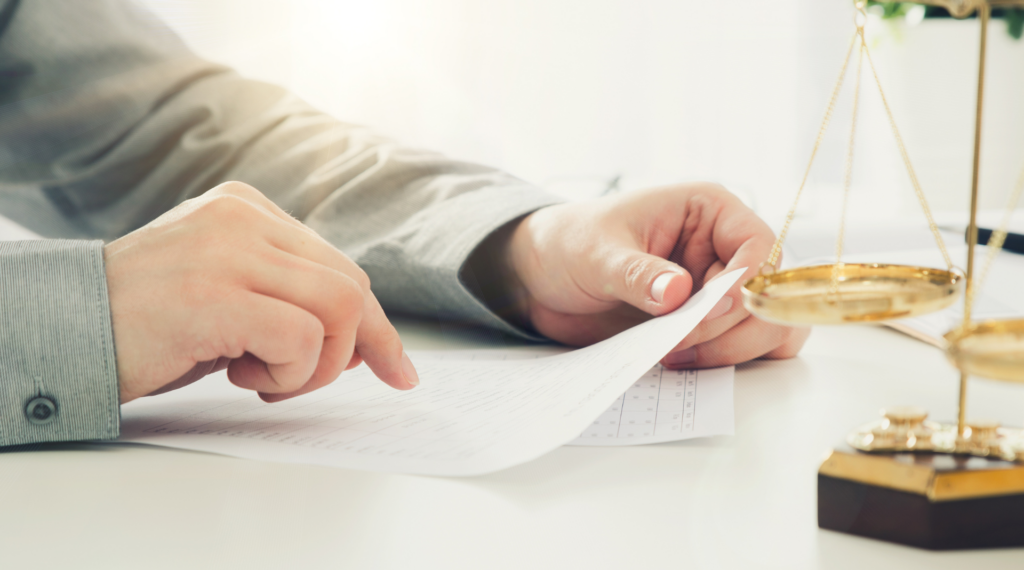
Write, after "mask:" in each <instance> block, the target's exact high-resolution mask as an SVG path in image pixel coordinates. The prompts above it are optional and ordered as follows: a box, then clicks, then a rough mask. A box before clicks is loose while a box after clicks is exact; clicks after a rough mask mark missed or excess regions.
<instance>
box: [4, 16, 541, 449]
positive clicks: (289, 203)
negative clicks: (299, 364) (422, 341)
mask: <svg viewBox="0 0 1024 570" xmlns="http://www.w3.org/2000/svg"><path fill="white" fill-rule="evenodd" d="M0 77H2V78H3V79H2V80H0V212H2V213H4V214H5V215H7V216H9V217H11V218H13V219H15V220H17V221H19V222H20V223H22V224H23V225H25V226H27V227H29V228H31V229H33V230H35V231H36V232H38V233H40V234H42V235H44V236H47V237H51V238H68V239H96V238H99V239H105V240H110V239H115V238H117V237H119V236H121V235H124V234H125V233H128V232H130V231H132V230H134V229H136V228H139V227H141V226H143V225H145V224H146V223H148V222H149V221H151V220H152V219H153V218H155V217H157V216H158V215H159V214H161V213H162V212H164V211H166V210H168V209H169V208H171V207H173V206H175V205H177V204H178V203H180V202H182V201H184V200H186V199H188V198H191V197H194V196H197V195H199V194H201V193H203V192H205V191H206V190H208V189H209V188H211V187H213V186H215V185H217V184H219V183H221V182H224V181H227V180H240V181H242V182H246V183H248V184H251V185H252V186H254V187H256V188H258V189H259V190H261V191H262V192H264V193H265V194H266V195H268V196H269V197H270V198H271V199H273V200H274V201H275V202H276V203H277V204H279V205H280V206H281V207H282V208H284V209H285V210H286V211H289V212H290V213H292V214H293V215H295V216H296V217H298V218H300V219H302V220H303V221H305V222H306V223H307V224H308V225H310V226H311V227H312V228H314V229H315V230H316V231H318V232H320V233H321V234H322V235H324V236H325V237H326V238H327V239H329V240H330V241H331V242H332V243H333V244H335V245H336V246H337V247H339V248H340V249H342V250H343V251H345V252H346V253H347V254H348V255H349V256H350V257H352V258H353V259H354V260H355V261H356V262H357V263H358V264H359V265H360V266H362V267H363V268H364V269H365V270H366V272H367V273H368V274H369V276H370V278H371V281H372V283H373V291H374V292H375V294H376V295H377V296H378V298H379V299H380V301H381V304H382V305H383V306H384V307H385V309H388V310H390V311H393V312H394V311H401V312H408V313H415V314H419V315H423V316H427V317H430V318H436V319H439V320H444V321H451V320H457V321H462V322H469V323H477V324H486V325H490V326H492V327H496V328H499V329H501V330H504V331H505V332H507V333H510V334H514V335H519V336H524V337H530V335H529V334H528V333H526V332H524V331H522V330H519V329H517V328H516V327H514V326H512V325H510V324H508V323H507V322H506V321H504V320H503V319H501V318H500V317H498V316H497V315H496V314H495V313H494V312H493V311H492V310H491V309H490V308H489V306H488V304H487V303H485V302H483V301H482V300H481V299H480V298H479V297H478V296H477V295H475V294H474V293H473V290H471V289H470V288H469V287H467V285H466V283H465V278H466V277H467V274H468V273H469V271H468V270H467V260H469V259H470V256H471V255H473V254H474V251H475V250H476V249H477V248H478V246H479V245H480V244H481V243H482V242H483V241H484V240H485V239H486V238H487V237H488V236H489V235H491V234H492V233H493V232H494V231H495V230H497V229H498V228H500V227H502V226H504V225H505V224H507V223H508V222H510V221H511V220H514V219H516V218H518V217H521V216H522V215H524V214H526V213H529V212H531V211H533V210H536V209H538V208H540V207H543V206H545V205H549V204H552V203H555V202H557V201H558V199H557V198H555V197H553V196H551V195H549V194H547V193H545V192H543V191H542V190H540V189H538V188H536V187H534V186H532V185H530V184H527V183H525V182H523V181H521V180H518V179H516V178H514V177H512V176H509V175H507V174H505V173H503V172H501V171H498V170H496V169H493V168H489V167H486V166H481V165H477V164H471V163H466V162H460V161H456V160H452V159H449V158H446V157H444V156H441V155H439V154H436V153H432V152H428V151H423V150H417V149H410V148H407V147H402V146H400V145H398V144H396V143H394V142H392V141H390V140H388V139H386V138H384V137H381V136H379V135H376V134H374V133H373V132H371V131H369V130H368V129H366V128H363V127H360V126H356V125H350V124H346V123H342V122H340V121H337V120H335V119H334V118H332V117H329V116H327V115H325V114H323V113H320V112H318V111H317V110H316V109H313V108H312V107H310V106H309V105H307V104H306V103H305V102H303V101H301V100H299V99H298V98H296V97H295V96H294V95H292V94H290V93H289V92H287V91H286V90H284V89H282V88H280V87H277V86H274V85H268V84H265V83H261V82H257V81H252V80H248V79H246V78H243V77H241V76H239V75H238V74H236V73H234V72H233V71H231V70H230V69H227V68H225V67H223V66H220V65H216V64H213V63H210V62H207V61H204V60H202V59H200V58H198V57H196V56H195V55H194V54H192V53H191V52H190V51H189V50H188V49H187V48H186V46H184V45H183V44H182V42H181V41H180V40H179V39H178V38H177V37H176V36H175V35H174V34H173V33H171V32H170V31H169V30H168V29H167V28H166V27H165V26H164V25H163V24H162V23H160V22H159V21H157V20H156V19H155V18H154V17H153V16H152V15H151V14H149V13H148V12H146V11H144V10H142V9H140V8H139V7H137V6H136V5H134V4H133V3H131V2H129V1H127V0H90V1H88V2H82V1H80V0H47V1H45V2H43V1H40V0H21V1H20V2H19V1H17V0H0ZM19 247H24V246H19ZM51 247H53V248H55V251H56V250H57V249H60V248H61V247H72V246H70V245H68V242H63V243H62V244H61V245H52V246H51ZM94 247H95V246H94ZM5 251H6V250H5ZM476 253H477V255H478V256H479V254H480V252H476ZM486 253H487V252H484V254H485V255H486ZM3 255H7V254H4V253H0V256H3ZM101 257H102V256H100V258H98V261H96V262H97V263H99V264H100V265H99V267H100V268H101V269H102V259H101ZM61 259H65V260H68V262H69V263H70V261H69V259H70V257H68V258H61ZM0 263H3V262H0ZM21 263H28V262H24V261H23V262H21ZM80 263H83V262H82V261H80ZM101 275H102V274H101ZM37 277H38V278H37V280H36V281H35V282H34V283H35V285H34V287H35V288H36V289H37V290H38V294H39V295H41V296H45V297H47V298H49V297H55V296H61V295H65V296H67V299H68V300H67V301H66V302H68V303H76V301H73V300H72V299H78V300H79V301H81V299H84V298H85V297H87V296H88V295H87V293H88V291H87V289H88V287H87V286H86V285H85V284H82V288H83V290H82V291H78V292H76V293H75V294H74V295H68V293H67V292H66V291H65V290H64V288H62V287H61V286H59V285H58V284H57V283H56V282H55V281H53V280H52V279H54V278H55V277H54V275H53V274H39V275H38V276H37ZM475 277H476V279H478V280H479V279H486V278H487V276H486V275H476V276H475ZM19 294H24V293H19ZM11 298H12V299H13V297H11ZM7 299H8V297H4V298H3V301H2V302H0V312H5V313H6V312H7V311H8V310H9V309H8V307H9V306H10V303H9V302H8V300H7ZM48 302H50V303H55V302H57V301H52V300H51V301H48ZM103 302H104V303H106V301H105V299H104V301H103ZM76 307H77V310H76V311H74V312H72V313H69V314H78V313H81V312H82V311H83V308H82V307H81V306H78V305H76ZM26 310H30V309H26ZM104 310H106V312H107V314H109V308H105V309H104ZM105 322H106V325H105V326H106V327H107V329H104V330H101V329H102V326H104V325H103V322H101V321H90V322H89V323H88V325H89V326H92V325H95V326H96V327H98V328H94V329H92V330H90V331H85V330H84V329H83V330H82V334H83V335H84V336H83V337H78V336H68V337H61V338H62V341H64V342H67V343H69V344H67V345H60V346H47V347H46V350H48V351H49V350H52V351H56V352H58V353H59V352H62V351H63V352H74V353H77V352H79V348H80V347H85V348H87V349H88V350H93V349H95V346H96V345H95V338H98V337H101V336H104V335H106V336H109V335H110V331H109V317H107V321H105ZM79 324H81V325H82V326H83V327H85V326H87V325H86V324H85V323H79ZM85 337H90V339H92V340H88V341H87V340H86V339H85ZM5 340H6V337H5ZM80 341H81V342H82V343H83V344H81V345H77V344H76V343H77V342H80ZM10 342H11V344H10V345H9V346H11V347H12V348H11V349H10V351H11V352H19V353H20V352H30V351H33V350H37V348H39V347H40V345H38V344H37V343H36V341H35V340H34V339H33V337H31V336H30V335H26V334H18V335H16V337H15V338H12V339H10ZM90 343H91V344H90ZM111 349H112V348H111ZM48 354H49V353H48ZM48 357H49V356H48ZM4 358H6V356H4ZM90 370H91V369H90ZM61 378H62V380H61V382H65V381H66V382H69V383H70V384H68V386H66V388H67V389H68V390H74V389H77V388H75V387H73V386H72V385H71V384H74V383H75V382H80V383H82V384H83V385H93V386H94V385H98V384H101V383H102V382H103V381H106V382H113V383H114V385H116V379H115V380H113V381H112V380H110V378H109V377H104V378H105V379H104V380H102V381H101V380H100V376H97V377H95V378H90V379H73V378H72V377H71V375H70V374H65V375H64V376H61ZM18 382H20V381H18ZM18 382H10V381H8V379H7V378H6V377H2V378H0V394H2V395H0V398H3V399H4V400H3V401H4V402H7V401H8V400H10V401H14V400H18V399H19V398H20V399H22V400H23V399H25V398H27V397H28V395H30V392H31V390H29V392H24V391H23V390H22V387H23V384H21V383H18ZM90 383H93V384H90ZM108 388H109V387H108ZM101 391H102V390H101ZM83 407H84V408H83V409H89V410H92V412H88V413H92V414H95V416H94V421H100V418H101V417H106V416H104V415H105V414H106V415H109V410H107V409H105V408H103V407H102V406H99V405H97V404H95V403H94V402H86V403H83ZM61 413H63V412H61ZM83 413H86V412H83ZM8 421H20V420H13V419H10V418H9V416H8V415H7V410H6V408H5V410H4V415H3V416H0V424H5V422H8ZM7 432H8V427H7V426H6V425H0V433H5V434H6V433H7ZM12 433H13V432H12ZM76 433H77V432H76ZM97 433H98V432H97ZM113 433H116V427H115V431H114V432H109V433H107V435H106V437H112V435H113ZM61 437H62V438H63V439H79V438H84V437H104V436H99V435H97V434H96V433H94V432H88V433H86V431H82V432H80V433H79V434H78V435H67V434H66V435H64V436H61ZM5 441H7V440H5ZM25 441H27V440H25ZM17 442H23V440H17V439H16V440H10V441H8V443H17Z"/></svg>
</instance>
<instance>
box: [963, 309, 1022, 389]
mask: <svg viewBox="0 0 1024 570" xmlns="http://www.w3.org/2000/svg"><path fill="white" fill-rule="evenodd" d="M946 342H947V343H948V344H947V346H946V358H948V359H949V361H950V362H951V363H952V364H953V366H956V367H957V368H958V369H960V371H961V372H963V373H965V374H970V375H972V376H983V377H985V378H992V379H994V380H1005V381H1007V382H1024V320H1022V319H1012V320H1003V321H984V322H981V323H971V324H970V325H969V326H968V327H967V328H956V329H953V330H952V331H950V332H949V333H947V334H946Z"/></svg>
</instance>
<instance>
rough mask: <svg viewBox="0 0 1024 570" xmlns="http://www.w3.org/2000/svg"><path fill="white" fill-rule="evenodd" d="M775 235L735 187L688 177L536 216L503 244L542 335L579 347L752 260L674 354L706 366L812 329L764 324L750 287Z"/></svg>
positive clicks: (781, 348)
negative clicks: (749, 304) (748, 302)
mask: <svg viewBox="0 0 1024 570" xmlns="http://www.w3.org/2000/svg"><path fill="white" fill-rule="evenodd" d="M773 242H774V236H773V234H772V231H771V230H770V229H769V228H768V226H767V225H766V224H765V223H764V222H763V221H762V220H761V219H760V218H758V217H757V215H756V214H754V212H753V211H751V210H750V209H749V208H747V207H746V206H744V205H743V203H742V202H740V201H739V199H737V198H736V197H735V196H733V195H732V194H730V193H729V192H727V191H726V190H725V189H723V188H721V187H720V186H717V185H713V184H685V185H678V186H671V187H666V188H658V189H654V190H649V191H644V192H633V193H628V194H624V195H619V196H614V197H610V198H602V199H599V200H594V201H590V202H579V203H571V204H563V205H558V206H551V207H548V208H544V209H541V210H538V211H537V212H534V213H533V214H531V215H529V216H527V217H526V218H525V219H524V220H523V221H522V222H521V223H519V224H518V226H517V227H516V228H515V230H514V231H513V232H512V235H511V237H510V238H509V240H508V241H507V247H506V248H505V250H504V251H503V252H502V255H504V264H505V266H506V267H509V268H510V271H509V274H510V275H511V276H514V278H517V279H518V280H519V287H518V288H517V290H518V291H519V294H518V298H519V306H520V312H521V314H525V315H526V316H527V317H526V318H527V320H528V321H529V324H530V325H532V326H533V327H534V328H535V329H536V330H537V331H538V332H539V333H540V334H542V335H544V336H547V337H549V338H551V339H554V340H557V341H559V342H563V343H566V344H571V345H586V344H591V343H594V342H597V341H599V340H603V339H605V338H607V337H609V336H612V335H614V334H616V333H618V332H620V331H622V330H625V329H626V328H628V327H630V326H633V325H635V324H637V323H639V322H641V321H643V320H645V319H648V318H650V316H652V315H653V316H657V315H662V314H665V313H668V312H670V311H672V310H674V309H676V308H678V307H679V306H681V305H682V304H683V303H684V302H685V301H686V299H688V298H689V297H690V295H691V294H692V293H693V292H696V291H697V290H698V289H700V288H701V287H703V286H704V284H705V283H707V282H708V281H710V280H711V279H712V278H714V277H715V276H716V275H718V274H719V273H722V272H723V271H731V270H732V269H738V268H740V267H746V268H747V271H746V273H745V275H744V277H742V278H741V279H740V280H739V281H738V282H737V284H736V285H735V286H734V287H733V288H732V290H730V292H729V293H727V294H726V296H725V297H723V298H722V300H721V301H719V302H718V304H717V305H716V306H715V307H714V308H713V309H712V310H711V312H710V313H709V314H708V316H707V318H706V319H705V320H704V321H703V322H702V323H701V324H700V325H698V326H697V328H696V329H694V331H693V332H692V333H690V334H689V335H688V336H687V337H686V338H685V339H684V340H683V341H682V342H681V343H680V344H679V345H678V346H676V347H675V348H674V349H673V350H672V352H671V353H669V354H668V355H667V356H666V357H665V358H664V359H663V360H662V363H663V364H664V365H666V366H668V367H671V368H683V367H686V368H693V367H696V368H706V367H714V366H724V365H729V364H736V363H739V362H745V361H747V360H752V359H754V358H790V357H793V356H795V355H796V353H797V352H798V351H799V350H800V348H801V347H802V346H803V344H804V341H806V340H807V337H808V335H809V334H810V329H805V328H790V327H783V326H779V325H774V324H770V323H766V322H764V321H761V320H759V319H757V318H755V317H753V316H751V315H750V314H749V313H748V312H747V311H746V310H745V309H744V308H743V304H742V300H741V296H740V292H739V288H740V286H741V285H742V283H743V282H744V281H745V280H746V279H747V278H749V277H751V276H753V275H754V274H755V273H756V272H757V270H758V267H759V266H760V264H761V262H763V261H764V260H765V259H766V258H767V257H768V252H769V251H770V250H771V247H772V244H773Z"/></svg>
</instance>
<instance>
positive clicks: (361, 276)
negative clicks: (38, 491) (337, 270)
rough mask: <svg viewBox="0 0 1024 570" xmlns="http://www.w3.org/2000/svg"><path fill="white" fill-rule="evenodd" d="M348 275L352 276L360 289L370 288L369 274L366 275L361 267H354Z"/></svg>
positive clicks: (367, 289)
mask: <svg viewBox="0 0 1024 570" xmlns="http://www.w3.org/2000/svg"><path fill="white" fill-rule="evenodd" d="M350 277H351V278H352V280H353V281H355V282H356V285H358V286H359V288H360V289H361V290H363V291H369V290H370V276H369V275H367V274H366V271H363V269H362V268H361V267H356V269H355V271H353V272H352V274H351V275H350Z"/></svg>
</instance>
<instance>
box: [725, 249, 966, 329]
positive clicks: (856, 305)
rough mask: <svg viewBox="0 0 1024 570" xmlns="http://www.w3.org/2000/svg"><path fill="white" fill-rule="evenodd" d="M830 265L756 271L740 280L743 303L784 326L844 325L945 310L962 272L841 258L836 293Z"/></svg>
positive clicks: (960, 282)
mask: <svg viewBox="0 0 1024 570" xmlns="http://www.w3.org/2000/svg"><path fill="white" fill-rule="evenodd" d="M833 267H835V266H834V265H814V266H810V267H798V268H795V269H787V270H784V271H779V272H777V273H772V274H770V275H758V276H756V277H754V278H753V279H750V280H749V281H747V282H746V283H744V284H743V306H744V307H746V309H747V310H748V311H750V312H751V313H753V314H754V315H756V316H757V317H759V318H761V319H764V320H766V321H771V322H774V323H779V324H784V325H843V324H853V323H868V322H877V321H886V320H890V319H902V318H906V317H913V316H915V315H922V314H925V313H931V312H933V311H938V310H941V309H945V308H946V307H948V306H950V305H952V304H953V302H954V301H956V298H957V296H958V295H959V294H960V291H961V289H963V285H964V276H963V273H960V271H958V270H956V269H954V270H952V271H946V270H943V269H932V268H928V267H912V266H908V265H884V264H881V263H870V264H861V263H845V264H843V265H842V267H841V268H840V269H839V275H838V278H839V279H838V281H839V287H838V289H839V290H838V293H832V292H830V291H829V288H830V285H831V283H832V268H833Z"/></svg>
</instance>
